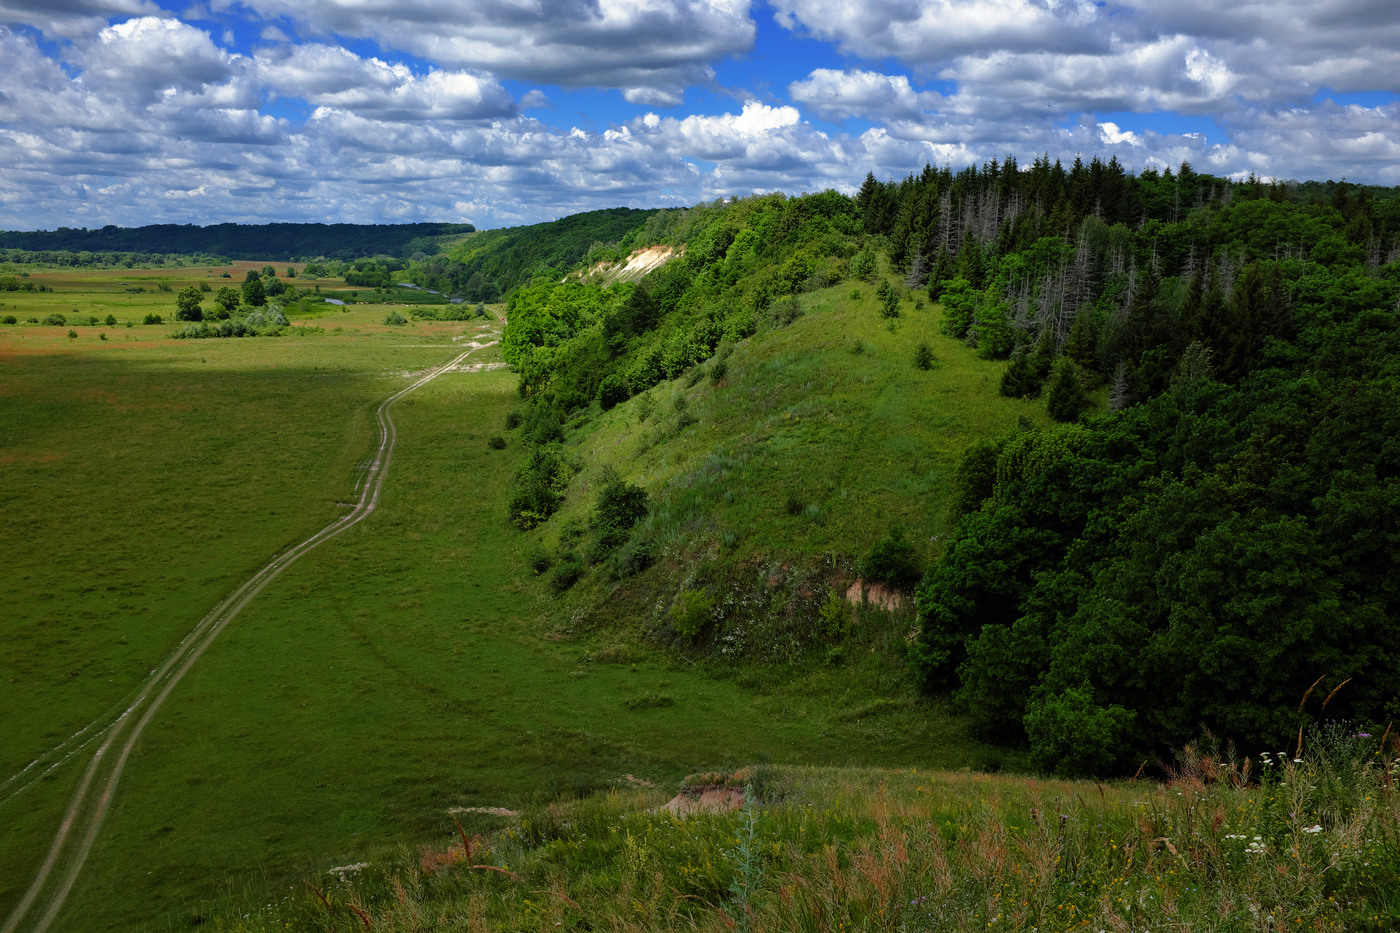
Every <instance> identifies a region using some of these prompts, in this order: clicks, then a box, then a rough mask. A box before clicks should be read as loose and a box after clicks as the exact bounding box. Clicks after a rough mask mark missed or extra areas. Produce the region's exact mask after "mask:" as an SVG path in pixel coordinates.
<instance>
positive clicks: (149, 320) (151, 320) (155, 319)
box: [141, 314, 163, 324]
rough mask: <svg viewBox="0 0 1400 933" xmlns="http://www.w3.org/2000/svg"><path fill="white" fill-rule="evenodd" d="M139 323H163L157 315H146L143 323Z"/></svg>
mask: <svg viewBox="0 0 1400 933" xmlns="http://www.w3.org/2000/svg"><path fill="white" fill-rule="evenodd" d="M141 323H142V324H160V323H163V322H162V321H161V318H160V315H159V314H148V315H146V319H145V320H144V321H142V322H141Z"/></svg>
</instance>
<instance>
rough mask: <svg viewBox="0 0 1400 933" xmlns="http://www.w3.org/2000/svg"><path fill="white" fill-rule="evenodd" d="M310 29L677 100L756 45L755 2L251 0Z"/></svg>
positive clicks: (657, 102)
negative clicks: (716, 65)
mask: <svg viewBox="0 0 1400 933" xmlns="http://www.w3.org/2000/svg"><path fill="white" fill-rule="evenodd" d="M244 2H245V5H247V6H249V7H250V8H252V9H255V10H257V11H258V12H259V13H261V14H263V15H266V16H270V17H278V16H285V17H287V18H289V19H292V20H294V21H296V22H298V23H301V24H302V26H303V27H304V29H305V30H307V31H308V32H312V33H315V32H321V33H324V34H327V35H329V34H332V33H334V34H339V35H343V36H354V37H356V38H362V39H371V40H373V41H376V42H379V43H380V44H381V45H383V46H385V47H388V48H394V49H400V50H403V51H406V52H409V53H412V54H413V55H416V56H419V57H420V58H424V59H427V60H429V61H433V62H436V63H439V64H441V65H444V66H450V67H455V68H468V69H474V70H479V71H489V72H491V73H493V74H497V75H502V76H505V77H510V78H517V79H521V80H525V81H533V82H536V83H541V84H559V85H562V86H564V87H602V88H617V89H620V90H621V91H623V93H624V96H625V97H626V98H627V100H628V101H630V102H632V103H636V104H642V105H646V106H673V105H675V104H677V103H679V102H680V100H681V95H682V93H683V92H684V90H685V89H686V88H687V87H690V86H692V85H697V84H699V85H705V84H708V83H710V82H711V81H712V80H713V76H714V71H713V67H712V63H713V62H714V61H716V60H718V59H721V58H725V57H729V56H735V55H740V54H743V53H745V52H747V51H749V50H750V49H751V48H752V47H753V43H754V36H755V26H754V23H753V20H752V18H751V17H750V15H749V0H593V2H584V0H532V2H528V3H525V2H518V0H473V2H469V3H463V2H460V0H406V2H405V0H244Z"/></svg>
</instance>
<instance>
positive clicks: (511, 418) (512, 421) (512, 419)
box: [506, 411, 520, 431]
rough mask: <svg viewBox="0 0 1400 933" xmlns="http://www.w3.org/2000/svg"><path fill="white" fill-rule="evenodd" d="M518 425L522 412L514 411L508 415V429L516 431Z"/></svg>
mask: <svg viewBox="0 0 1400 933" xmlns="http://www.w3.org/2000/svg"><path fill="white" fill-rule="evenodd" d="M518 427H520V412H518V411H513V412H511V413H510V414H508V415H506V430H507V431H514V430H515V429H516V428H518Z"/></svg>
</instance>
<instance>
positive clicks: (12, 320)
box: [0, 314, 19, 324]
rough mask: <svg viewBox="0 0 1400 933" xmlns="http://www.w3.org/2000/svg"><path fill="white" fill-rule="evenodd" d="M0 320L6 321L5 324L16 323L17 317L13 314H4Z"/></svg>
mask: <svg viewBox="0 0 1400 933" xmlns="http://www.w3.org/2000/svg"><path fill="white" fill-rule="evenodd" d="M0 320H3V322H4V323H6V324H18V323H19V318H17V317H15V316H14V315H13V314H7V315H5V317H4V318H3V319H0Z"/></svg>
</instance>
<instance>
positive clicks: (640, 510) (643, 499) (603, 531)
mask: <svg viewBox="0 0 1400 933" xmlns="http://www.w3.org/2000/svg"><path fill="white" fill-rule="evenodd" d="M649 508H650V503H649V500H648V496H647V491H646V490H645V489H643V488H642V487H640V486H634V485H632V484H631V483H628V482H626V481H624V480H623V479H622V477H621V476H619V475H618V474H617V473H616V472H615V471H613V470H612V469H608V470H607V471H606V472H605V473H604V474H603V485H602V488H601V489H599V490H598V498H597V500H596V501H595V503H594V506H593V516H592V520H591V521H590V523H589V524H590V525H591V526H592V528H593V531H594V536H595V537H594V542H593V547H592V548H591V549H590V553H589V560H590V561H591V562H592V563H598V562H600V561H602V560H603V559H604V558H605V557H607V555H608V554H609V553H610V552H612V551H613V550H614V549H615V548H617V547H619V546H621V545H622V544H624V543H626V541H627V539H628V538H629V537H630V536H631V533H632V528H633V526H635V525H636V524H637V522H639V521H641V520H642V519H643V518H645V517H646V514H647V510H648V509H649Z"/></svg>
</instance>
